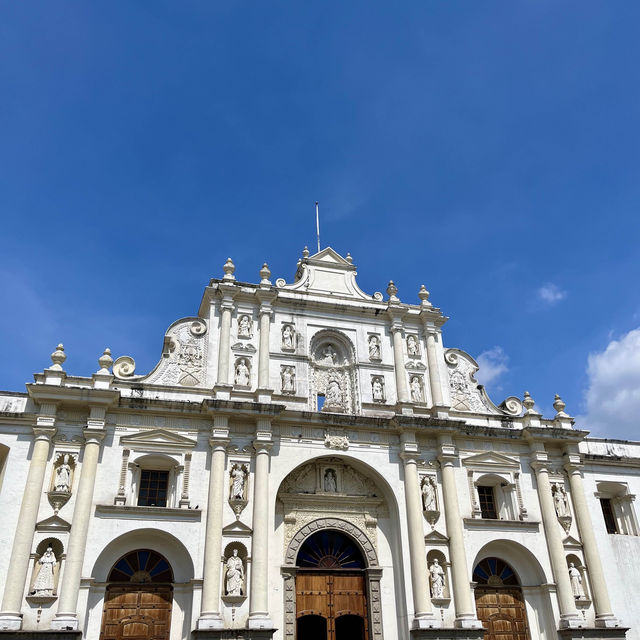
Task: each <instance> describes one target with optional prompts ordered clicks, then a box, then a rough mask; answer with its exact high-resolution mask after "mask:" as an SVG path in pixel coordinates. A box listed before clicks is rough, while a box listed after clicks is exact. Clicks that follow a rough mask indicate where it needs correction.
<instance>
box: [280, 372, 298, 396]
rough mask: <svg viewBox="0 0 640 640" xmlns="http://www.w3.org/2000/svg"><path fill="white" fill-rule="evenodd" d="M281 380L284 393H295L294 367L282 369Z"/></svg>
mask: <svg viewBox="0 0 640 640" xmlns="http://www.w3.org/2000/svg"><path fill="white" fill-rule="evenodd" d="M280 379H281V380H282V391H283V393H294V392H295V390H296V388H295V370H294V368H293V367H282V370H281V371H280Z"/></svg>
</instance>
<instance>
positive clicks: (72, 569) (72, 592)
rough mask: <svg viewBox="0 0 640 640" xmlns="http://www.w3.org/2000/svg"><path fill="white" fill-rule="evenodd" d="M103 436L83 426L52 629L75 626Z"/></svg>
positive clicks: (73, 627)
mask: <svg viewBox="0 0 640 640" xmlns="http://www.w3.org/2000/svg"><path fill="white" fill-rule="evenodd" d="M104 436H105V432H104V430H103V429H99V428H98V429H93V428H86V429H85V430H84V438H85V441H86V442H85V445H84V453H83V457H82V469H81V471H80V482H79V483H78V493H77V495H76V504H75V507H74V509H73V520H72V521H71V534H70V536H69V546H68V549H67V558H66V560H65V565H64V580H63V581H62V587H61V589H60V600H59V602H58V613H57V614H56V617H55V618H54V619H53V620H52V622H51V628H52V629H69V628H72V629H78V628H79V620H78V613H77V610H76V609H77V605H78V593H79V591H80V579H81V577H82V564H83V562H84V552H85V549H86V546H87V533H88V531H89V521H90V519H91V506H92V504H93V490H94V487H95V484H96V471H97V468H98V458H99V457H100V443H101V442H102V439H103V438H104Z"/></svg>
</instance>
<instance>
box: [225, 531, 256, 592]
mask: <svg viewBox="0 0 640 640" xmlns="http://www.w3.org/2000/svg"><path fill="white" fill-rule="evenodd" d="M236 558H238V559H239V562H238V560H236ZM248 561H249V553H248V552H247V547H245V546H244V544H242V542H239V541H237V540H234V541H233V542H230V543H229V544H228V545H227V546H226V547H225V548H224V551H223V552H222V563H223V567H222V594H223V595H222V599H223V600H224V601H225V602H227V603H231V604H237V603H238V602H239V601H242V600H244V599H245V598H246V597H247V594H248V593H249V589H248V581H247V578H248V566H249V565H248Z"/></svg>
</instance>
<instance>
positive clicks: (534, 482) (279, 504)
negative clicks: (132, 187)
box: [0, 249, 640, 640]
mask: <svg viewBox="0 0 640 640" xmlns="http://www.w3.org/2000/svg"><path fill="white" fill-rule="evenodd" d="M233 273H234V266H233V264H232V262H231V261H230V260H229V261H228V262H227V263H226V264H225V265H224V277H223V278H221V279H213V280H211V282H210V284H209V285H208V286H207V287H206V288H205V292H204V296H203V299H202V302H201V304H200V307H199V311H198V314H197V315H196V316H194V317H189V318H185V319H183V320H179V321H177V322H174V323H173V324H172V325H171V326H170V327H169V329H168V330H167V333H166V335H165V337H164V342H163V347H162V355H161V358H160V360H159V362H158V365H157V366H156V367H155V368H154V369H153V370H152V371H151V372H150V373H140V372H138V371H136V370H135V363H134V361H133V358H131V357H128V356H123V357H119V358H118V359H116V360H115V362H114V360H113V358H112V357H111V354H110V353H108V352H105V354H103V356H102V357H101V358H100V361H99V369H98V371H97V372H96V373H95V374H93V375H90V376H88V377H77V376H74V375H72V374H71V373H70V372H67V371H65V367H64V361H65V354H64V351H63V348H61V347H59V348H58V349H57V350H56V351H55V352H54V353H53V354H52V356H51V358H52V363H53V364H52V365H51V366H49V367H48V368H46V369H45V370H44V371H43V372H42V373H39V374H36V376H35V381H34V382H33V383H31V384H28V385H27V391H26V392H25V393H22V392H5V393H2V394H0V483H1V484H0V512H1V513H2V516H3V517H2V518H1V519H0V541H1V542H2V544H0V585H2V591H3V600H2V611H0V637H4V636H9V635H10V636H11V637H20V635H21V634H26V633H27V632H34V631H41V632H44V631H47V637H50V636H51V637H56V636H59V637H61V638H62V637H64V638H66V637H84V638H90V639H93V638H96V639H97V638H99V637H104V638H110V637H112V636H110V635H108V633H110V632H107V631H105V629H106V628H107V627H105V623H104V621H103V618H104V616H106V615H107V614H105V613H104V611H105V596H107V600H108V599H109V597H110V596H108V594H109V593H110V592H109V591H108V589H109V588H110V587H109V585H112V586H113V583H114V579H113V576H114V574H113V573H112V570H113V568H114V566H115V565H117V563H118V562H119V561H120V559H121V558H123V557H125V556H126V555H127V554H129V553H131V552H134V551H136V550H139V549H144V550H151V551H153V552H156V553H157V554H159V555H160V556H162V557H163V558H164V559H165V560H166V562H167V563H168V565H169V566H170V568H171V572H172V578H171V580H170V582H171V584H170V585H169V586H167V589H170V593H171V596H170V602H169V607H170V617H168V618H167V619H168V620H169V622H168V626H167V628H166V629H165V630H164V631H162V633H164V635H163V636H162V637H167V638H170V639H171V640H178V639H182V638H184V639H187V638H191V637H194V638H196V637H198V638H213V637H215V638H232V637H233V638H238V637H243V638H271V637H273V638H274V639H276V640H294V638H296V637H298V638H300V633H297V631H296V630H297V628H298V627H297V625H298V620H299V618H300V617H301V610H300V607H301V606H302V605H301V603H302V602H303V600H301V599H300V598H301V597H302V596H301V595H300V587H299V584H301V583H300V582H299V576H300V575H301V569H302V567H301V565H300V558H301V557H302V556H301V555H299V554H301V553H303V551H301V550H303V549H304V545H305V541H306V540H308V539H310V537H311V536H312V535H313V534H314V533H316V532H321V531H330V532H337V534H338V535H339V536H341V538H340V539H342V538H344V539H346V540H351V541H352V542H353V545H354V548H356V549H357V550H358V554H359V555H360V556H361V562H362V566H361V567H359V568H358V571H361V572H362V575H363V576H365V577H364V583H363V584H365V585H366V586H365V594H364V596H363V598H364V600H363V602H365V603H366V604H365V605H363V606H364V611H365V613H364V614H362V615H363V616H364V618H366V620H365V623H364V625H365V627H366V631H364V632H363V633H365V634H366V637H367V638H371V639H372V640H373V639H375V640H382V639H383V638H384V639H387V640H389V639H394V640H395V639H398V640H408V639H409V638H450V637H456V638H482V637H483V635H484V633H485V630H484V628H483V622H485V623H486V621H485V620H484V618H482V615H481V612H480V609H476V598H478V593H480V592H481V591H482V592H483V593H485V592H486V593H489V592H490V591H491V588H495V589H498V590H499V589H501V588H506V586H505V585H506V584H507V583H506V582H505V584H502V583H501V580H502V578H501V577H500V576H498V575H497V574H496V575H493V574H492V575H491V576H490V577H489V578H488V582H486V584H485V583H482V584H478V576H479V575H480V574H479V573H474V570H475V568H476V567H478V566H480V567H481V568H480V572H482V566H483V565H482V564H481V563H482V562H483V561H484V560H486V561H487V562H488V559H492V560H491V562H494V560H493V559H496V558H497V559H499V560H500V561H501V562H503V563H504V564H505V565H507V566H508V567H510V569H512V570H513V572H514V574H515V576H516V577H515V578H514V579H513V580H512V582H511V583H509V584H511V585H513V589H515V591H514V593H516V596H514V597H516V598H517V597H520V596H518V595H517V593H519V592H521V594H522V602H523V603H524V608H525V610H526V620H525V624H526V627H527V633H528V634H529V637H531V638H540V639H543V640H553V639H555V638H559V637H562V638H565V637H570V638H582V637H590V638H621V637H625V633H626V637H627V638H628V639H629V640H633V639H636V640H640V604H638V601H639V600H640V598H639V597H638V596H640V560H638V558H639V557H640V554H639V553H638V552H639V551H640V546H639V545H640V538H639V537H638V533H639V529H638V523H637V520H636V514H635V506H634V502H633V500H634V496H635V495H636V494H637V493H638V492H639V491H640V475H639V474H640V443H632V442H622V441H606V440H599V439H590V438H588V437H587V432H586V431H582V430H580V429H579V428H578V427H579V426H580V425H574V423H573V420H572V419H571V418H570V416H568V415H567V414H566V413H565V411H564V403H563V402H562V401H561V400H560V398H556V401H555V403H554V408H555V409H556V415H555V416H551V417H543V416H541V415H539V414H538V413H536V412H535V410H534V403H533V400H532V399H531V398H530V397H529V396H528V394H525V397H524V399H518V398H515V397H511V398H507V399H506V400H505V401H504V402H502V403H501V404H500V405H496V404H494V403H493V402H492V401H491V400H490V399H489V398H488V396H487V395H486V393H485V391H484V389H483V388H482V387H481V386H480V385H478V384H477V382H476V381H475V378H474V374H475V372H476V371H477V369H478V365H477V364H476V363H475V361H474V360H473V358H471V357H470V356H469V355H467V354H466V353H465V352H464V351H462V350H460V349H458V348H456V347H454V346H452V347H446V346H445V344H446V340H445V339H443V326H444V325H445V322H446V320H447V318H446V317H445V316H443V314H442V313H441V311H440V309H438V308H436V307H434V306H433V305H432V304H431V302H430V301H429V294H428V292H427V291H426V289H424V287H423V288H422V289H421V290H420V292H419V293H418V299H419V301H420V302H419V304H405V303H404V302H402V301H401V300H400V299H399V298H398V292H397V289H396V288H395V286H394V285H393V283H390V285H389V287H388V289H387V295H386V296H383V295H382V294H380V293H376V294H373V295H368V294H366V293H364V292H362V291H361V290H360V289H359V288H358V286H357V284H356V281H355V276H356V271H355V267H354V265H353V264H352V263H351V259H350V257H349V256H347V257H346V258H344V257H342V256H339V255H338V254H337V253H335V252H334V251H333V250H332V249H325V250H323V251H322V252H320V253H318V254H316V255H314V256H309V253H308V251H306V250H305V252H303V256H302V258H301V259H300V260H299V262H298V268H297V273H296V277H295V280H294V282H293V283H291V284H287V283H286V282H285V281H284V280H281V279H279V280H276V281H275V283H272V282H271V281H270V277H271V274H270V272H269V270H268V268H267V267H266V265H265V266H264V267H263V269H262V270H261V271H260V278H261V280H260V282H259V284H247V283H241V282H238V281H237V280H236V279H235V277H234V275H233ZM63 465H67V468H68V471H65V470H64V469H63V470H62V471H61V470H60V469H61V467H62V466H63ZM65 473H68V483H67V484H65V482H66V480H65V478H66V477H67V476H66V475H65ZM153 474H157V475H156V476H153ZM156 477H157V478H160V481H159V482H160V484H161V485H162V487H166V495H165V493H162V495H160V494H158V495H157V496H156V497H155V498H153V499H154V500H156V501H157V502H159V503H161V504H140V502H141V496H143V495H144V496H146V497H145V500H147V502H148V501H149V500H150V499H151V498H148V495H150V494H148V493H145V492H146V491H147V490H148V486H149V485H148V483H149V482H151V481H153V480H149V478H152V479H153V478H156ZM234 478H236V483H235V484H234ZM163 482H164V483H165V484H164V485H163V484H162V483H163ZM145 483H147V484H145ZM153 486H154V487H155V486H156V485H153ZM430 487H431V488H430ZM432 490H433V491H434V494H431V493H430V492H431V491H432ZM162 491H164V488H163V489H162ZM154 495H155V494H154ZM142 502H144V500H143V501H142ZM603 509H604V510H606V509H609V510H610V516H609V520H608V521H606V520H605V515H604V511H603ZM492 510H493V511H492ZM608 529H609V532H608ZM614 529H615V532H614V531H613V530H614ZM47 547H51V550H52V553H53V554H54V555H55V559H56V564H55V566H54V569H53V570H52V575H51V577H50V578H48V577H47V576H46V575H45V574H44V573H42V577H41V578H40V581H39V582H37V580H38V575H39V573H40V572H44V571H46V570H47V569H46V568H43V567H44V565H43V564H42V562H41V558H42V557H43V554H44V553H45V550H46V548H47ZM234 550H235V556H237V557H239V558H240V560H241V562H240V573H241V576H242V577H241V579H240V580H239V582H238V581H236V583H232V582H230V581H228V575H227V571H228V567H229V566H230V564H229V562H230V558H232V557H233V556H234ZM145 557H146V556H145ZM435 559H437V560H438V562H439V564H440V566H441V567H442V568H443V574H444V575H443V582H442V585H441V586H440V587H438V586H437V585H435V584H434V581H433V580H434V579H432V578H431V577H430V576H431V571H432V567H433V565H434V560H435ZM491 562H490V563H489V565H487V566H493V565H491ZM232 563H233V561H231V564H232ZM570 563H572V564H573V566H574V568H575V569H577V570H578V572H579V577H577V575H578V574H575V573H574V574H573V579H572V577H571V574H570V572H569V569H570ZM437 564H438V563H436V565H437ZM494 564H495V562H494ZM328 566H329V565H326V564H325V565H322V564H321V565H319V567H325V568H326V567H328ZM501 566H502V565H501ZM340 568H341V569H344V568H345V567H340ZM316 569H318V567H316ZM318 573H322V572H321V571H319V570H318ZM338 573H339V571H338ZM502 575H507V574H506V573H505V574H502ZM110 576H111V578H110ZM514 580H515V581H514ZM121 582H122V580H121V581H120V582H119V583H118V584H120V583H121ZM131 582H132V584H134V585H138V586H137V587H136V588H137V589H138V591H143V590H144V589H143V587H142V586H140V585H144V584H152V583H153V576H150V574H149V573H145V571H143V570H142V568H140V571H139V572H138V573H136V574H135V575H134V576H132V577H131ZM481 582H482V581H481ZM234 584H235V585H236V586H232V588H231V591H233V592H230V591H229V589H230V585H234ZM237 585H240V586H237ZM296 585H298V586H296ZM138 587H139V588H138ZM236 589H237V592H235V591H234V590H236ZM474 590H475V591H474ZM576 590H577V591H576ZM504 593H506V591H505V592H504ZM320 613H322V612H320ZM316 614H317V612H316ZM352 614H353V615H355V616H356V617H357V615H360V614H358V613H357V612H355V613H354V612H352ZM113 615H114V616H116V615H117V614H113ZM314 615H315V614H314ZM317 615H320V614H317ZM132 616H133V614H131V615H129V618H130V619H131V620H133V618H134V617H135V616H133V617H132ZM140 616H141V617H140V621H139V624H140V625H142V626H144V624H147V623H146V622H144V620H148V619H150V616H149V614H148V612H147V613H145V616H146V617H144V616H142V614H140ZM479 616H480V617H479ZM121 617H122V619H123V620H124V613H123V614H122V615H121ZM151 617H153V616H151ZM143 618H144V620H143ZM105 619H106V618H105ZM113 624H114V627H113V628H114V629H115V628H116V626H117V624H120V625H121V626H122V625H124V624H125V622H122V621H120V622H117V621H116V622H114V623H113ZM127 624H129V623H127ZM131 624H133V623H131ZM505 624H506V623H505ZM509 624H511V623H509ZM365 627H363V628H365ZM485 627H486V624H485ZM123 628H124V627H123ZM131 628H133V627H131ZM140 628H142V627H140ZM149 629H151V627H149ZM241 630H243V631H242V633H240V631H241ZM138 632H140V633H143V632H144V630H143V631H140V630H138ZM3 633H4V636H3V635H2V634H3ZM113 633H120V631H117V632H116V631H113ZM144 633H146V632H144ZM148 633H149V634H151V633H152V632H151V631H149V632H148ZM158 633H160V632H158ZM505 633H506V635H504V634H503V636H502V637H504V638H512V637H513V638H514V640H515V638H520V637H524V636H519V635H517V634H516V632H515V631H514V632H513V633H512V632H510V631H507V632H505ZM510 633H511V635H509V634H510ZM101 634H102V635H101ZM104 634H107V635H104ZM338 635H339V632H338ZM32 637H33V636H32ZM113 637H116V636H115V635H114V636H113ZM118 637H120V636H118ZM135 637H149V638H151V637H160V636H154V635H148V636H143V635H140V636H135ZM336 637H337V640H340V638H339V637H338V636H336ZM300 640H301V639H300Z"/></svg>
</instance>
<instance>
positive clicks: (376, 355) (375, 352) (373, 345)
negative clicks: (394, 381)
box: [369, 336, 380, 360]
mask: <svg viewBox="0 0 640 640" xmlns="http://www.w3.org/2000/svg"><path fill="white" fill-rule="evenodd" d="M369 359H370V360H380V338H378V336H369Z"/></svg>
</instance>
